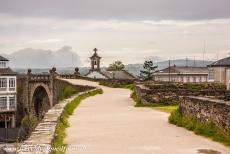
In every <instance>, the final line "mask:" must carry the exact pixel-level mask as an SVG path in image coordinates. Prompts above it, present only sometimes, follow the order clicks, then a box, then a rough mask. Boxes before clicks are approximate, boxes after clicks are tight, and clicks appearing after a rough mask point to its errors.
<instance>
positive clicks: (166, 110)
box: [152, 105, 178, 113]
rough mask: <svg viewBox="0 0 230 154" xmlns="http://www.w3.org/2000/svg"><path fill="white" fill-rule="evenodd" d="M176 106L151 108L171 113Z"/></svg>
mask: <svg viewBox="0 0 230 154" xmlns="http://www.w3.org/2000/svg"><path fill="white" fill-rule="evenodd" d="M177 108H178V105H169V106H155V107H152V109H156V110H159V111H163V112H166V113H172V112H173V111H175V110H177Z"/></svg>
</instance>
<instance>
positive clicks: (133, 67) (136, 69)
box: [125, 59, 213, 75]
mask: <svg viewBox="0 0 230 154" xmlns="http://www.w3.org/2000/svg"><path fill="white" fill-rule="evenodd" d="M212 62H213V61H204V65H203V60H196V61H195V63H194V60H190V59H189V60H187V62H186V60H185V59H178V60H171V66H173V65H176V66H186V63H187V66H196V67H202V66H205V67H206V66H207V65H209V64H211V63H212ZM155 65H157V66H158V70H161V69H164V68H167V67H168V66H169V62H168V61H161V62H158V63H155ZM142 69H143V64H128V65H126V66H125V70H127V71H129V72H130V73H132V74H134V75H139V74H140V70H142Z"/></svg>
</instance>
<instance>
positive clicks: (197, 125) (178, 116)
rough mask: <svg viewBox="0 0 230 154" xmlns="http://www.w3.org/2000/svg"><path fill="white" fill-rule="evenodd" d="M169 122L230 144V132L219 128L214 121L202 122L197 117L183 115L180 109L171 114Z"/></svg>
mask: <svg viewBox="0 0 230 154" xmlns="http://www.w3.org/2000/svg"><path fill="white" fill-rule="evenodd" d="M168 120H169V123H171V124H175V125H177V126H179V127H184V128H186V129H188V130H191V131H193V132H194V133H195V134H198V135H202V136H205V137H208V138H210V139H212V140H214V141H217V142H221V143H223V144H225V145H227V146H230V134H227V133H226V132H225V131H223V130H222V129H220V128H218V127H217V126H216V125H215V124H214V123H213V122H211V121H210V122H207V123H202V122H200V121H199V120H198V119H197V118H195V117H191V116H188V115H183V114H182V113H181V112H180V111H179V109H177V110H175V111H174V112H172V113H171V115H170V116H169V119H168Z"/></svg>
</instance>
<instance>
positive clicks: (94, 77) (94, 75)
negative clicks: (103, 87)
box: [86, 71, 106, 79]
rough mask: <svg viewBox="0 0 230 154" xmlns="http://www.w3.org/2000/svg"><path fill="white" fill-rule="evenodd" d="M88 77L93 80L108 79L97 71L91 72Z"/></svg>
mask: <svg viewBox="0 0 230 154" xmlns="http://www.w3.org/2000/svg"><path fill="white" fill-rule="evenodd" d="M86 76H87V77H89V78H93V79H106V77H105V76H104V75H102V74H101V73H99V72H97V71H93V72H90V73H89V74H88V75H86Z"/></svg>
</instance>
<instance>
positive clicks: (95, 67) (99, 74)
mask: <svg viewBox="0 0 230 154" xmlns="http://www.w3.org/2000/svg"><path fill="white" fill-rule="evenodd" d="M90 60H91V68H90V70H89V72H88V73H87V74H86V75H85V76H87V77H89V78H93V79H116V80H135V79H136V78H135V77H134V76H133V75H132V74H130V73H129V72H127V71H125V70H120V71H101V67H100V63H101V57H100V56H99V55H98V54H97V49H96V48H95V49H94V54H93V55H92V56H91V57H90Z"/></svg>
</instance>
